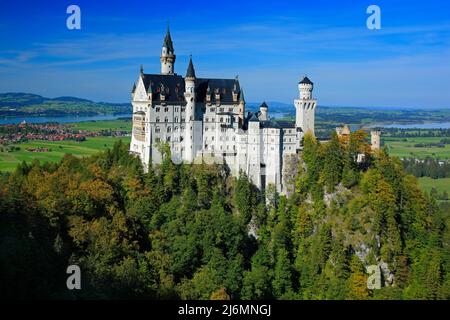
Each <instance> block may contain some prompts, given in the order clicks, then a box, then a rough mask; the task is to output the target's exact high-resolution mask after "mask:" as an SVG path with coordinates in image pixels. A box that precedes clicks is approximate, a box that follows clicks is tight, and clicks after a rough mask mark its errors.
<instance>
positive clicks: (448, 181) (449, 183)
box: [417, 177, 450, 194]
mask: <svg viewBox="0 0 450 320" xmlns="http://www.w3.org/2000/svg"><path fill="white" fill-rule="evenodd" d="M417 181H418V182H419V185H420V188H421V189H422V190H424V191H426V192H428V193H430V191H431V189H432V188H434V189H436V190H437V192H438V193H443V192H444V191H447V193H448V194H450V178H441V179H432V178H430V177H422V178H418V179H417Z"/></svg>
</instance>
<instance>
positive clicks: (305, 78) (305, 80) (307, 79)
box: [299, 76, 314, 84]
mask: <svg viewBox="0 0 450 320" xmlns="http://www.w3.org/2000/svg"><path fill="white" fill-rule="evenodd" d="M299 83H301V84H314V83H313V82H312V81H311V80H309V78H308V77H306V76H305V77H304V78H303V80H302V81H300V82H299Z"/></svg>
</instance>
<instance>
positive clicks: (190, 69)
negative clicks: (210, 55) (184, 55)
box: [186, 55, 195, 79]
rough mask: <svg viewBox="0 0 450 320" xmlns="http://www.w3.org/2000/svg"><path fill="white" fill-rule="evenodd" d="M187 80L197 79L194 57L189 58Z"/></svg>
mask: <svg viewBox="0 0 450 320" xmlns="http://www.w3.org/2000/svg"><path fill="white" fill-rule="evenodd" d="M186 78H192V79H195V69H194V64H193V63H192V55H191V56H190V57H189V65H188V68H187V71H186Z"/></svg>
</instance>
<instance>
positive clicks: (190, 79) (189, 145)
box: [184, 56, 195, 162]
mask: <svg viewBox="0 0 450 320" xmlns="http://www.w3.org/2000/svg"><path fill="white" fill-rule="evenodd" d="M184 85H185V92H184V98H185V99H186V118H185V121H186V130H185V132H184V134H185V137H184V147H185V153H184V160H185V161H187V162H192V161H193V160H194V155H195V150H194V148H195V145H194V139H195V137H194V134H195V130H194V122H195V70H194V64H193V63H192V56H191V57H190V59H189V65H188V68H187V71H186V76H185V77H184Z"/></svg>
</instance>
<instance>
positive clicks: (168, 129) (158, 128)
mask: <svg viewBox="0 0 450 320" xmlns="http://www.w3.org/2000/svg"><path fill="white" fill-rule="evenodd" d="M180 130H181V132H183V131H184V127H180ZM173 131H174V132H178V127H174V128H173ZM160 132H161V128H160V127H155V133H160ZM167 132H168V133H170V132H172V127H167Z"/></svg>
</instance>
